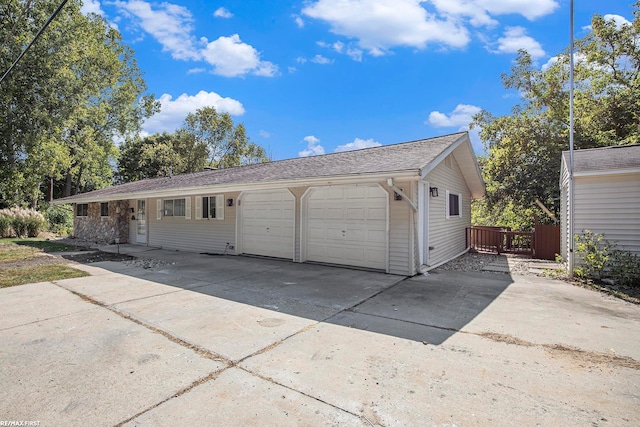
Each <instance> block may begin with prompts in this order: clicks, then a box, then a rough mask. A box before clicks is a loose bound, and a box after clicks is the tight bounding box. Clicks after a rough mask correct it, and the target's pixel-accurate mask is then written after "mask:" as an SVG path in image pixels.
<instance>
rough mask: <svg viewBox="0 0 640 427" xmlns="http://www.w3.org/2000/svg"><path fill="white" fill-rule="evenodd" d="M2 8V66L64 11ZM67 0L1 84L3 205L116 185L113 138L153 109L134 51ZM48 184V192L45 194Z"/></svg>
mask: <svg viewBox="0 0 640 427" xmlns="http://www.w3.org/2000/svg"><path fill="white" fill-rule="evenodd" d="M58 4H59V2H58V1H57V0H42V1H38V2H32V1H26V2H25V1H20V0H6V1H4V2H2V4H0V16H1V17H2V23H3V25H2V26H1V27H0V40H1V41H2V42H3V43H2V45H1V46H0V69H1V70H3V71H4V70H6V69H7V68H8V67H9V65H10V64H11V63H12V62H13V60H14V59H15V58H16V57H17V56H18V55H19V54H20V52H21V51H22V49H23V48H24V46H26V45H27V44H28V43H29V42H30V41H31V39H32V38H33V36H34V35H35V34H36V32H37V31H38V29H39V28H40V27H41V26H42V24H43V23H44V22H45V21H46V19H47V18H48V17H49V16H50V14H51V13H52V12H53V10H54V9H55V8H56V7H57V6H58ZM81 4H82V3H81V1H79V0H70V1H69V2H68V3H67V5H66V6H65V7H64V8H63V9H62V11H61V12H60V14H58V16H57V17H56V19H55V20H54V21H53V22H52V23H51V25H50V26H49V27H48V28H47V30H46V31H45V32H44V33H43V34H42V36H41V37H40V39H39V40H38V41H37V42H36V43H35V44H34V45H33V46H32V48H31V49H30V50H29V51H28V52H27V54H26V55H25V56H24V57H23V58H22V60H21V61H20V62H19V63H18V65H17V66H16V68H14V70H13V72H12V73H11V74H10V75H9V76H8V77H7V78H6V79H5V80H4V81H3V82H2V83H1V87H0V100H1V101H0V102H1V103H2V105H4V106H6V108H3V109H0V204H2V205H16V204H28V203H31V204H34V203H35V201H37V200H38V199H39V198H42V196H43V191H44V190H45V189H46V190H48V191H46V193H48V194H52V193H53V190H54V189H55V190H56V194H57V195H70V194H73V193H76V192H80V191H85V190H91V189H95V188H100V187H103V186H105V185H108V184H110V183H111V176H112V169H113V168H112V164H113V162H114V160H115V158H116V155H117V153H118V152H117V149H116V147H115V145H114V143H113V140H114V138H121V139H125V140H126V139H128V138H131V137H132V136H133V135H135V134H136V132H137V131H138V130H139V128H140V124H141V121H142V120H143V119H144V118H145V117H148V116H149V115H151V114H152V113H153V112H154V111H155V110H156V108H157V104H156V102H155V100H154V99H153V97H152V96H142V94H143V93H144V91H145V90H146V85H145V83H144V80H143V79H142V74H141V72H140V70H139V69H138V67H137V64H136V62H135V58H134V54H133V51H132V50H131V49H129V48H128V47H127V46H125V45H124V44H123V43H122V40H121V37H120V34H119V33H118V31H117V30H115V29H113V28H112V27H111V26H109V24H108V23H107V22H106V21H105V20H104V19H102V18H101V17H99V16H97V15H91V16H88V17H86V16H84V15H82V14H81V13H80V10H79V9H80V6H81ZM47 187H48V188H47Z"/></svg>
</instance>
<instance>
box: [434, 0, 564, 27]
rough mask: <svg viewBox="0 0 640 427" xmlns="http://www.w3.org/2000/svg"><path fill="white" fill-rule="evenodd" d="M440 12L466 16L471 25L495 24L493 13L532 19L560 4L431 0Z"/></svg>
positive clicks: (541, 0)
mask: <svg viewBox="0 0 640 427" xmlns="http://www.w3.org/2000/svg"><path fill="white" fill-rule="evenodd" d="M431 3H433V5H434V6H435V7H436V9H437V10H438V12H440V13H441V14H444V15H449V16H454V17H466V18H468V19H469V22H470V23H471V25H473V26H475V27H480V26H490V27H491V26H494V25H496V24H497V23H498V22H497V21H496V20H495V19H493V18H492V17H491V15H494V16H495V15H508V14H518V15H522V16H524V17H525V18H527V19H528V20H530V21H533V20H535V19H538V18H541V17H543V16H546V15H549V14H551V13H553V12H554V11H555V10H556V9H557V8H558V7H559V6H560V5H559V4H558V2H557V1H556V0H535V1H531V0H431Z"/></svg>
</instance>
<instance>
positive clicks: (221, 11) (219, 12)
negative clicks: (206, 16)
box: [213, 7, 233, 19]
mask: <svg viewBox="0 0 640 427" xmlns="http://www.w3.org/2000/svg"><path fill="white" fill-rule="evenodd" d="M213 16H214V17H216V18H226V19H228V18H233V13H231V12H229V9H227V8H224V7H219V8H217V9H216V11H215V12H213Z"/></svg>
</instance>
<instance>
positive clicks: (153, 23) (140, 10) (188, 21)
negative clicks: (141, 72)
mask: <svg viewBox="0 0 640 427" xmlns="http://www.w3.org/2000/svg"><path fill="white" fill-rule="evenodd" d="M114 4H115V5H116V6H117V7H118V9H120V10H121V11H123V12H125V13H127V14H129V15H130V16H135V17H136V18H138V19H139V25H140V27H141V28H142V29H143V30H144V31H145V32H147V33H149V34H151V35H152V36H153V37H154V38H155V39H156V40H157V41H158V42H159V43H160V44H161V45H162V50H163V51H164V52H169V53H171V56H172V57H173V58H175V59H184V60H187V59H191V60H199V59H200V58H201V55H200V52H198V49H197V48H196V47H195V46H194V38H193V36H192V35H191V32H192V31H193V25H192V22H193V16H192V15H191V12H189V10H188V9H187V8H186V7H183V6H179V5H175V4H171V3H161V4H154V6H155V7H156V9H153V8H152V7H151V4H150V3H147V2H145V1H141V0H132V1H128V2H125V1H116V2H115V3H114Z"/></svg>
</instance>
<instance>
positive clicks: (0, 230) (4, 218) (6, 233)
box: [0, 209, 11, 237]
mask: <svg viewBox="0 0 640 427" xmlns="http://www.w3.org/2000/svg"><path fill="white" fill-rule="evenodd" d="M5 210H6V209H2V210H0V237H11V217H10V216H9V215H7V214H5V213H4V211H5Z"/></svg>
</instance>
